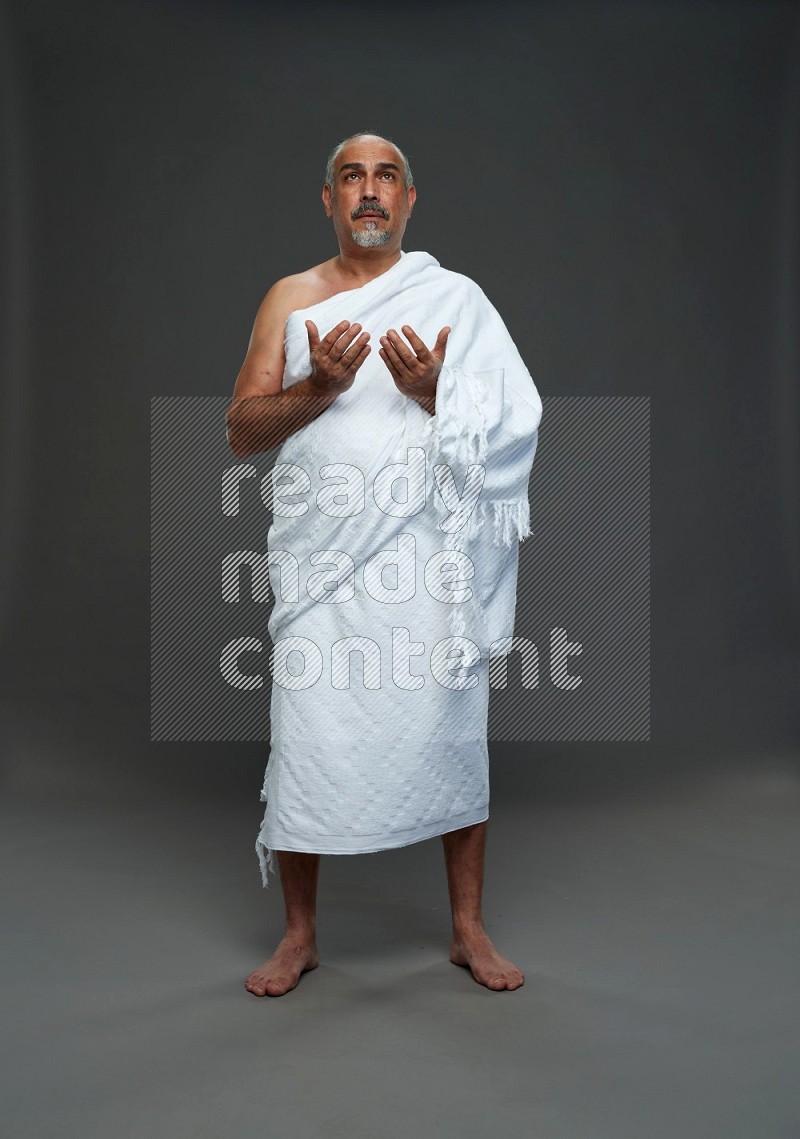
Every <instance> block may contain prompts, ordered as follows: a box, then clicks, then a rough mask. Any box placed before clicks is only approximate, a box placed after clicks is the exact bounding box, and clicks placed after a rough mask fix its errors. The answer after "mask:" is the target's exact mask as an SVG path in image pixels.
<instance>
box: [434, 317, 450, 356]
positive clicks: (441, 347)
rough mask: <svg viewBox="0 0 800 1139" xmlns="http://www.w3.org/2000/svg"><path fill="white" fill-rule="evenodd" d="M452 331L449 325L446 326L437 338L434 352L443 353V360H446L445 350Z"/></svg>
mask: <svg viewBox="0 0 800 1139" xmlns="http://www.w3.org/2000/svg"><path fill="white" fill-rule="evenodd" d="M452 331H453V330H452V328H450V327H449V325H446V326H445V327H444V328H442V329H440V330H439V335H438V336H437V337H436V344H435V346H434V349H433V350H434V352H441V354H442V358H444V354H445V350H446V348H447V338H448V336H449V335H450V333H451V332H452Z"/></svg>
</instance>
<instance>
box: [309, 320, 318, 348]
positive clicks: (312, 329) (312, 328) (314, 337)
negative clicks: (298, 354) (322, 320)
mask: <svg viewBox="0 0 800 1139" xmlns="http://www.w3.org/2000/svg"><path fill="white" fill-rule="evenodd" d="M306 332H307V333H308V344H309V347H310V348H311V350H312V351H313V350H314V349H315V348H316V347H317V345H318V344H319V329H318V328H317V326H316V324H314V321H313V320H307V321H306Z"/></svg>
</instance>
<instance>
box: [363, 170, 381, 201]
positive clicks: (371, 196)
mask: <svg viewBox="0 0 800 1139" xmlns="http://www.w3.org/2000/svg"><path fill="white" fill-rule="evenodd" d="M376 186H377V182H376V181H375V175H374V174H367V176H366V178H365V179H364V189H363V192H362V194H361V201H362V202H377V200H378V194H377V192H376Z"/></svg>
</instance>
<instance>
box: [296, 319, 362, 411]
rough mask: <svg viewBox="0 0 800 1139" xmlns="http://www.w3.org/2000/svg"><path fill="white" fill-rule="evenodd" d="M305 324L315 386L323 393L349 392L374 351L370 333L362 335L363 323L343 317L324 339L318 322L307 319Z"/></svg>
mask: <svg viewBox="0 0 800 1139" xmlns="http://www.w3.org/2000/svg"><path fill="white" fill-rule="evenodd" d="M305 324H306V331H307V332H308V347H309V351H310V352H311V375H310V377H309V382H310V384H311V386H312V387H313V388H315V389H316V390H317V391H319V392H320V393H324V392H331V391H334V392H336V393H337V394H338V393H339V392H345V391H347V389H348V388H349V387H351V386H352V383H353V380H355V378H356V372H357V371H358V369H359V368H360V367H361V365H362V364H363V363H364V361H365V360H366V358H367V356H368V355H369V353H370V346H369V344H368V343H367V341H368V340H369V333H368V332H362V333H361V335H360V336H359V335H358V332H359V330H360V328H361V325H360V324H351V323H350V321H349V320H343V321H341V323H339V324H337V325H336V327H335V328H332V329H331V330H330V332H329V333H328V335H327V336H325V337H323V339H322V340H320V338H319V331H318V330H317V326H316V324H314V321H313V320H307V321H306V322H305Z"/></svg>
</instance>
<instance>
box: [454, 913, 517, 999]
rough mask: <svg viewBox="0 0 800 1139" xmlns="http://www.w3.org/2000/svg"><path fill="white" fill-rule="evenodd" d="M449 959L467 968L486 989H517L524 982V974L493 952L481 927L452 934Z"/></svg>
mask: <svg viewBox="0 0 800 1139" xmlns="http://www.w3.org/2000/svg"><path fill="white" fill-rule="evenodd" d="M450 960H451V961H452V962H453V964H454V965H464V966H466V968H468V969H470V970H471V971H472V976H473V977H474V978H475V980H476V981H477V982H478V983H479V984H481V985H485V986H486V988H487V989H496V990H499V989H518V988H520V986H521V985H524V984H525V977H524V975H523V974H522V973H521V972H520V971H519V969H518V968H517V967H516V965H513V964H512V963H511V962H510V961H509V960H508V958H507V957H502V956H501V955H500V954H499V953H498V952H497V950H496V949H495V947H494V945H493V944H492V942H491V940H490V939H489V935H488V934H487V932H486V930H485V929H483V928H481V927H478V928H476V929H474V930H465V931H462V932H461V933H460V934H455V933H454V934H453V940H452V943H451V945H450Z"/></svg>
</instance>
